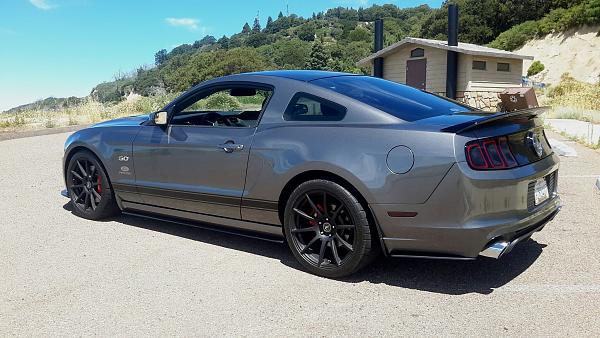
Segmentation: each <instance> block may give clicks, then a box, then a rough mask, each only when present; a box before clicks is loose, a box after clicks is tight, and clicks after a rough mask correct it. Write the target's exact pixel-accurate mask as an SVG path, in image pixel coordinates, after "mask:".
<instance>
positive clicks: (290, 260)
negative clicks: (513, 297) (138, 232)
mask: <svg viewBox="0 0 600 338" xmlns="http://www.w3.org/2000/svg"><path fill="white" fill-rule="evenodd" d="M63 208H64V209H65V210H68V211H72V208H71V205H70V203H67V204H65V205H64V207H63ZM108 221H115V222H119V223H122V224H124V225H128V226H134V227H138V228H143V229H147V230H150V231H157V232H161V233H164V234H168V235H172V236H178V237H182V238H187V239H190V240H194V241H198V242H202V243H207V244H211V245H217V246H222V247H225V248H228V249H233V250H238V251H243V252H247V253H251V254H254V255H260V256H265V257H269V258H274V259H278V260H279V261H280V262H281V263H282V264H284V265H286V266H289V267H290V268H293V269H298V270H302V266H301V265H300V264H299V263H298V262H297V261H296V259H295V258H294V256H293V255H292V253H291V252H290V251H289V249H288V247H287V245H286V244H282V243H274V242H268V241H262V240H260V239H254V238H247V237H241V236H235V235H231V234H224V233H219V232H215V231H211V230H206V229H202V228H195V227H190V226H183V225H179V224H174V223H169V222H163V221H159V220H153V219H147V218H142V217H136V216H130V215H121V216H118V217H115V218H113V219H109V220H108ZM545 247H546V245H545V244H541V243H538V242H536V241H535V240H528V241H526V242H524V243H521V244H519V245H518V246H516V247H515V248H514V249H513V250H512V251H511V253H510V254H508V255H507V256H506V257H503V258H502V259H501V260H494V259H488V258H479V259H476V260H473V261H452V260H429V259H411V258H385V257H383V256H381V257H379V258H378V259H377V260H376V261H375V262H373V264H371V265H370V266H368V267H366V268H364V269H363V270H361V271H359V272H357V273H355V274H353V275H351V276H349V277H346V278H342V279H338V280H339V281H341V282H345V283H360V282H364V281H368V282H371V283H375V284H385V285H389V286H395V287H401V288H408V289H415V290H420V291H427V292H433V293H440V294H448V295H463V294H468V293H479V294H490V293H492V292H493V291H494V289H497V288H500V287H502V286H503V285H505V284H507V283H509V282H510V281H512V280H513V279H514V278H516V277H517V276H519V275H520V274H521V273H523V272H524V271H526V270H527V269H528V268H529V267H530V266H531V265H532V264H533V263H534V262H535V261H536V260H537V258H538V257H539V256H540V254H541V253H542V250H543V248H545Z"/></svg>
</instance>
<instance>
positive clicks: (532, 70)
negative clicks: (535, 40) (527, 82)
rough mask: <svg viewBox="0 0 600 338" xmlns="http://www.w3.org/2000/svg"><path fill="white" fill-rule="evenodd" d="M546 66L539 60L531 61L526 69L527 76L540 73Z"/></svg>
mask: <svg viewBox="0 0 600 338" xmlns="http://www.w3.org/2000/svg"><path fill="white" fill-rule="evenodd" d="M545 68H546V67H545V66H544V64H543V63H541V62H540V61H533V63H532V64H531V66H529V69H527V76H534V75H537V74H539V73H541V72H542V71H543V70H544V69H545Z"/></svg>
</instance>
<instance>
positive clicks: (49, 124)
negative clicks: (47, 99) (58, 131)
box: [44, 116, 56, 128]
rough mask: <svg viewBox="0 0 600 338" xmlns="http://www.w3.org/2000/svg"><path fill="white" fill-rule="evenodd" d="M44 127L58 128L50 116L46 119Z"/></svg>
mask: <svg viewBox="0 0 600 338" xmlns="http://www.w3.org/2000/svg"><path fill="white" fill-rule="evenodd" d="M44 127H46V128H54V127H56V122H54V120H53V119H52V117H50V116H48V118H46V123H45V124H44Z"/></svg>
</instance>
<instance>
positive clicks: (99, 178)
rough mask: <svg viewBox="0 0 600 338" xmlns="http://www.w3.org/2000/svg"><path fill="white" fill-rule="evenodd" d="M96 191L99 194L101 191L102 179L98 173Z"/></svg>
mask: <svg viewBox="0 0 600 338" xmlns="http://www.w3.org/2000/svg"><path fill="white" fill-rule="evenodd" d="M97 191H98V193H99V194H101V193H102V180H101V176H100V175H98V190H97Z"/></svg>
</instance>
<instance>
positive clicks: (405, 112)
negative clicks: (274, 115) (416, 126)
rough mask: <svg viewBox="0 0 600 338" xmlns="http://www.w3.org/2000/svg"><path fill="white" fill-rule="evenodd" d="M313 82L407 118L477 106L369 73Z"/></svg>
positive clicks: (441, 113) (461, 111)
mask: <svg viewBox="0 0 600 338" xmlns="http://www.w3.org/2000/svg"><path fill="white" fill-rule="evenodd" d="M311 83H312V84H314V85H317V86H319V87H323V88H326V89H330V90H333V91H334V92H337V93H340V94H342V95H345V96H348V97H350V98H353V99H355V100H357V101H360V102H362V103H365V104H368V105H370V106H372V107H375V108H377V109H379V110H381V111H384V112H386V113H388V114H390V115H393V116H395V117H398V118H400V119H402V120H404V121H408V122H413V121H417V120H421V119H426V118H430V117H435V116H440V115H451V114H457V113H465V112H470V111H474V110H475V109H474V108H472V107H469V106H467V105H463V104H461V103H459V102H456V101H454V100H450V99H447V98H445V97H441V96H438V95H435V94H432V93H429V92H425V91H422V90H418V89H415V88H412V87H409V86H406V85H402V84H399V83H396V82H392V81H388V80H383V79H380V78H375V77H370V76H338V77H331V78H324V79H319V80H315V81H312V82H311Z"/></svg>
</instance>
